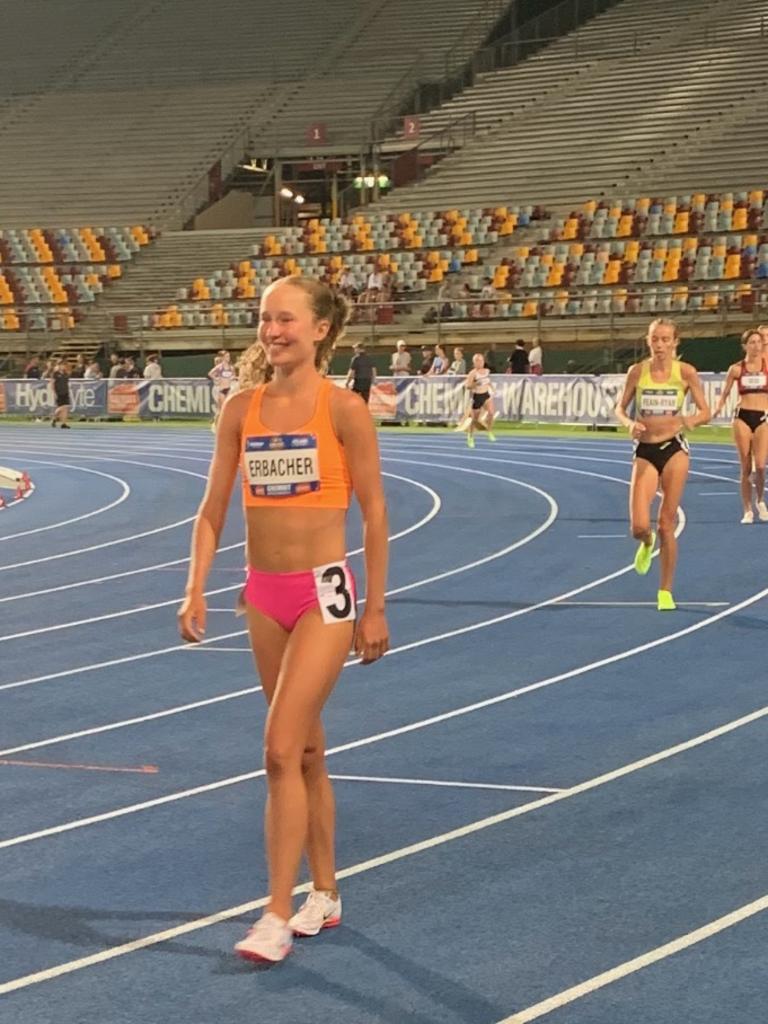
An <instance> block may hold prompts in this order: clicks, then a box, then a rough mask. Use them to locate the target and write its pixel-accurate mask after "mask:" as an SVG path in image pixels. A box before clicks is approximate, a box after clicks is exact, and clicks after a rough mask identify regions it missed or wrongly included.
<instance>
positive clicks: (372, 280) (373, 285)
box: [365, 268, 384, 302]
mask: <svg viewBox="0 0 768 1024" xmlns="http://www.w3.org/2000/svg"><path fill="white" fill-rule="evenodd" d="M383 290H384V275H383V274H382V272H381V271H380V270H378V269H377V268H374V269H373V270H372V271H371V272H370V274H369V275H368V281H367V282H366V291H365V301H366V302H378V301H379V298H380V296H381V293H382V291H383Z"/></svg>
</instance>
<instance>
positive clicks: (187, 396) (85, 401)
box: [0, 373, 736, 425]
mask: <svg viewBox="0 0 768 1024" xmlns="http://www.w3.org/2000/svg"><path fill="white" fill-rule="evenodd" d="M491 380H492V382H493V387H494V393H493V405H494V409H495V410H496V412H497V413H498V414H499V418H500V420H502V421H504V420H508V421H512V422H520V421H522V422H529V423H581V424H598V425H599V424H614V425H615V423H616V420H615V418H614V416H613V410H614V408H615V407H616V402H617V401H618V399H619V397H620V395H621V389H622V387H623V386H624V377H623V375H606V376H603V377H592V376H573V375H565V374H561V375H552V376H547V377H533V376H527V375H525V376H524V375H519V376H518V375H515V374H508V375H497V376H494V377H492V378H491ZM701 381H702V384H703V386H704V393H705V395H706V397H707V401H708V402H709V405H710V408H713V407H714V406H715V404H716V403H717V400H718V398H719V395H720V392H721V391H722V388H723V385H724V383H725V374H722V373H709V374H707V373H705V374H702V375H701ZM336 383H337V384H339V385H343V383H344V381H343V380H342V379H338V380H337V381H336ZM69 387H70V392H71V395H72V406H71V410H72V414H73V415H74V416H85V417H88V418H90V419H103V418H106V417H113V418H122V417H128V418H139V419H200V418H205V417H208V416H212V415H213V397H212V386H211V382H210V381H209V380H207V379H205V378H203V379H197V378H195V379H168V380H165V379H163V380H151V381H145V380H135V381H134V380H94V381H88V380H72V381H70V385H69ZM735 391H736V389H735V388H734V392H733V394H732V395H731V398H730V400H729V403H728V406H727V407H726V409H725V411H724V413H723V415H722V416H721V417H720V418H718V420H717V421H716V422H718V423H727V422H728V421H729V420H730V418H731V415H732V413H733V407H734V406H735V403H736V393H735ZM466 404H467V393H466V390H465V388H464V379H463V378H457V377H380V378H379V380H378V383H377V385H376V386H375V387H374V389H373V392H372V394H371V412H372V413H373V415H374V416H375V417H376V418H377V419H379V420H382V421H383V422H387V421H400V422H406V421H411V422H420V423H446V422H448V423H450V422H453V421H457V420H459V419H460V418H461V415H462V413H463V412H464V410H465V408H466ZM54 406H55V403H54V397H53V388H52V386H51V384H50V382H49V381H37V380H0V413H2V412H6V413H13V414H16V415H19V414H21V415H27V416H39V417H45V416H48V415H50V413H51V412H52V410H53V408H54Z"/></svg>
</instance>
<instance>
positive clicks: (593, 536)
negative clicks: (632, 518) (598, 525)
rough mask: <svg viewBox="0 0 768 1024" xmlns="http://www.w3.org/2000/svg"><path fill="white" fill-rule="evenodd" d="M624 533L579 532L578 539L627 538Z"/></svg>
mask: <svg viewBox="0 0 768 1024" xmlns="http://www.w3.org/2000/svg"><path fill="white" fill-rule="evenodd" d="M627 539H628V537H627V534H626V533H580V534H579V535H578V540H627Z"/></svg>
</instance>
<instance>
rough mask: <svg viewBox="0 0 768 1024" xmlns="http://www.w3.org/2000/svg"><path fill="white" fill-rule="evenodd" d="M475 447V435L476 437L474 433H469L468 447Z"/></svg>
mask: <svg viewBox="0 0 768 1024" xmlns="http://www.w3.org/2000/svg"><path fill="white" fill-rule="evenodd" d="M474 447H475V437H474V434H467V448H474Z"/></svg>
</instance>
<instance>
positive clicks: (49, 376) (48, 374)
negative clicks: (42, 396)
mask: <svg viewBox="0 0 768 1024" xmlns="http://www.w3.org/2000/svg"><path fill="white" fill-rule="evenodd" d="M55 371H56V360H55V359H46V360H45V366H44V367H43V372H42V374H41V375H40V376H41V377H42V379H43V380H53V374H54V372H55Z"/></svg>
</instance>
